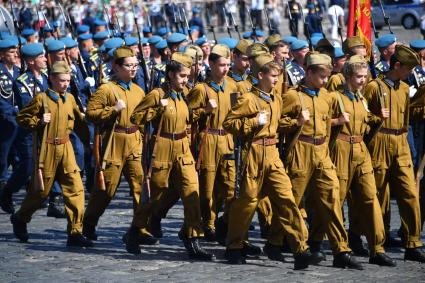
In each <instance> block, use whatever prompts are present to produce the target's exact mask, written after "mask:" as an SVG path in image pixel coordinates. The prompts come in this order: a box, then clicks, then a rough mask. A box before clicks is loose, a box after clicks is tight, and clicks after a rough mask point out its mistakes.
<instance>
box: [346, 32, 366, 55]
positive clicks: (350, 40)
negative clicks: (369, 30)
mask: <svg viewBox="0 0 425 283" xmlns="http://www.w3.org/2000/svg"><path fill="white" fill-rule="evenodd" d="M356 46H365V45H364V42H363V40H362V39H361V38H360V36H357V35H356V36H351V37H347V39H345V40H344V42H343V43H342V50H343V51H344V53H348V52H349V51H350V49H351V48H353V47H356Z"/></svg>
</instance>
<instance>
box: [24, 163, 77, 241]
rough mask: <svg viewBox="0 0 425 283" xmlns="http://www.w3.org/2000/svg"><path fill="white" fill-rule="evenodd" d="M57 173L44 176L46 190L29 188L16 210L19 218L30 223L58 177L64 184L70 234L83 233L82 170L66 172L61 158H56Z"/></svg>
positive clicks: (62, 184) (61, 183)
mask: <svg viewBox="0 0 425 283" xmlns="http://www.w3.org/2000/svg"><path fill="white" fill-rule="evenodd" d="M55 163H56V166H55V168H56V175H54V176H44V178H43V181H44V190H43V191H34V190H29V191H28V193H27V195H26V196H25V198H24V200H23V202H22V205H21V208H20V209H19V210H18V212H16V215H17V217H18V219H19V220H20V221H22V222H25V223H29V222H30V221H31V217H32V215H33V214H34V212H35V211H36V210H37V209H39V208H40V207H41V205H42V203H43V201H44V200H45V199H46V198H47V196H48V195H49V192H50V189H51V187H52V185H53V181H54V180H55V179H56V180H58V182H59V183H60V185H61V186H62V190H63V197H64V202H65V210H66V217H67V220H68V228H67V230H68V234H75V233H81V231H82V227H81V226H82V220H83V214H84V189H83V181H82V180H81V175H80V172H79V171H77V170H75V171H73V172H69V173H65V172H66V171H65V170H64V167H63V164H62V162H61V160H55Z"/></svg>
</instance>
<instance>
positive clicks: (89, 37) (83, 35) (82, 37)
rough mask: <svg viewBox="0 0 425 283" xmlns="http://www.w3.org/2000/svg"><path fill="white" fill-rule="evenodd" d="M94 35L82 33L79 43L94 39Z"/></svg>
mask: <svg viewBox="0 0 425 283" xmlns="http://www.w3.org/2000/svg"><path fill="white" fill-rule="evenodd" d="M92 38H93V35H92V34H91V33H82V34H80V35H79V36H78V41H79V42H81V41H84V40H88V39H92Z"/></svg>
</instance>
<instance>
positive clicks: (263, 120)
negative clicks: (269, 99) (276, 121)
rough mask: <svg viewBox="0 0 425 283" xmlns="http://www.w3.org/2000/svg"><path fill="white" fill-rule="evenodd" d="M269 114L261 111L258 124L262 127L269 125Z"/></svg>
mask: <svg viewBox="0 0 425 283" xmlns="http://www.w3.org/2000/svg"><path fill="white" fill-rule="evenodd" d="M268 116H269V113H267V112H266V111H261V112H260V113H259V115H258V124H259V125H260V126H264V125H265V124H267V122H268V121H269V118H268Z"/></svg>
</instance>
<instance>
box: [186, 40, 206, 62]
mask: <svg viewBox="0 0 425 283" xmlns="http://www.w3.org/2000/svg"><path fill="white" fill-rule="evenodd" d="M184 47H185V48H184V51H183V53H184V54H187V55H189V56H190V57H191V58H192V60H193V61H196V56H198V61H202V57H203V53H202V49H201V48H200V47H199V46H197V45H193V44H190V45H186V46H184Z"/></svg>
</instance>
